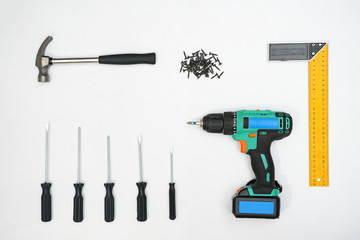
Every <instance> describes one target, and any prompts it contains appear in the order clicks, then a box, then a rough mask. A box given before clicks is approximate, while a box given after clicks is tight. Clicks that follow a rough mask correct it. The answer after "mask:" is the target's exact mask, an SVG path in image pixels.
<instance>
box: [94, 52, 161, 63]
mask: <svg viewBox="0 0 360 240" xmlns="http://www.w3.org/2000/svg"><path fill="white" fill-rule="evenodd" d="M155 62H156V55H155V53H145V54H135V53H128V54H115V55H105V56H99V63H102V64H121V65H128V64H139V63H145V64H155Z"/></svg>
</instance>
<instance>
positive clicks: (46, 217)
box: [41, 182, 51, 222]
mask: <svg viewBox="0 0 360 240" xmlns="http://www.w3.org/2000/svg"><path fill="white" fill-rule="evenodd" d="M50 187H51V183H48V182H45V183H42V184H41V188H42V194H41V221H43V222H49V221H51V194H50Z"/></svg>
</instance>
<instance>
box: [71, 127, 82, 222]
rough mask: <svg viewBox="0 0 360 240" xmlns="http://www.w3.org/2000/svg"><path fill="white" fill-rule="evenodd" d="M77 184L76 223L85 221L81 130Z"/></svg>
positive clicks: (79, 131)
mask: <svg viewBox="0 0 360 240" xmlns="http://www.w3.org/2000/svg"><path fill="white" fill-rule="evenodd" d="M77 160H78V161H77V182H76V183H74V187H75V196H74V215H73V220H74V222H82V220H83V219H84V214H83V196H82V193H81V190H82V188H83V187H84V183H82V182H81V175H80V173H81V171H80V168H81V128H80V127H79V128H78V159H77Z"/></svg>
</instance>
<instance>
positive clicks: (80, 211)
mask: <svg viewBox="0 0 360 240" xmlns="http://www.w3.org/2000/svg"><path fill="white" fill-rule="evenodd" d="M74 187H75V196H74V216H73V220H74V222H82V220H83V219H84V205H83V196H82V193H81V191H82V188H83V187H84V184H83V183H75V184H74Z"/></svg>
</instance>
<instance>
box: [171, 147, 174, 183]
mask: <svg viewBox="0 0 360 240" xmlns="http://www.w3.org/2000/svg"><path fill="white" fill-rule="evenodd" d="M170 183H174V148H173V147H171V148H170Z"/></svg>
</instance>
